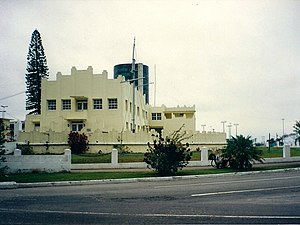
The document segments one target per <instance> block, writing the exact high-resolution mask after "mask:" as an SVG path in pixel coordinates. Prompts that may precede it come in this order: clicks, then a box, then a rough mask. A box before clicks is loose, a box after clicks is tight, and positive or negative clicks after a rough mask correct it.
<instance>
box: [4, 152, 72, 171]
mask: <svg viewBox="0 0 300 225" xmlns="http://www.w3.org/2000/svg"><path fill="white" fill-rule="evenodd" d="M5 159H6V162H4V163H3V164H4V166H7V167H8V170H7V171H6V173H7V174H15V173H29V172H47V173H54V172H62V171H67V172H70V171H71V150H69V149H66V150H65V153H64V154H63V155H21V150H19V149H16V150H15V152H14V155H6V156H5Z"/></svg>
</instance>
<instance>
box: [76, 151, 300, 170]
mask: <svg viewBox="0 0 300 225" xmlns="http://www.w3.org/2000/svg"><path fill="white" fill-rule="evenodd" d="M200 151H201V161H200V160H199V161H189V164H188V165H187V166H188V167H201V166H210V161H209V160H208V148H201V149H200ZM297 161H300V157H291V150H290V146H289V145H285V146H284V147H283V157H280V158H265V160H264V163H281V162H297ZM131 168H147V164H146V163H145V162H136V163H119V160H118V150H116V149H113V150H112V153H111V163H91V164H72V166H71V169H72V170H91V169H94V170H97V169H131Z"/></svg>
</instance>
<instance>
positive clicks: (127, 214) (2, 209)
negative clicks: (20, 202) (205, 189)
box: [0, 208, 300, 219]
mask: <svg viewBox="0 0 300 225" xmlns="http://www.w3.org/2000/svg"><path fill="white" fill-rule="evenodd" d="M0 211H2V212H6V213H51V214H70V215H72V214H73V215H100V216H131V217H179V218H180V217H186V218H187V217H191V218H193V217H194V218H197V217H199V218H232V219H300V215H299V216H283V215H282V216H274V215H269V216H260V215H209V214H167V213H132V214H131V213H115V212H84V211H83V212H80V211H58V210H29V209H28V210H27V209H5V208H0Z"/></svg>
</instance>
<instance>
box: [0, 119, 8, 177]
mask: <svg viewBox="0 0 300 225" xmlns="http://www.w3.org/2000/svg"><path fill="white" fill-rule="evenodd" d="M4 131H5V126H4V122H3V119H0V175H1V174H4V173H5V170H6V169H7V167H6V166H3V165H2V164H3V162H6V159H5V156H4V153H5V148H4V143H5V135H4Z"/></svg>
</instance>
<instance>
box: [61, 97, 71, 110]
mask: <svg viewBox="0 0 300 225" xmlns="http://www.w3.org/2000/svg"><path fill="white" fill-rule="evenodd" d="M61 104H62V107H61V108H62V110H71V99H64V100H62V101H61Z"/></svg>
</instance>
